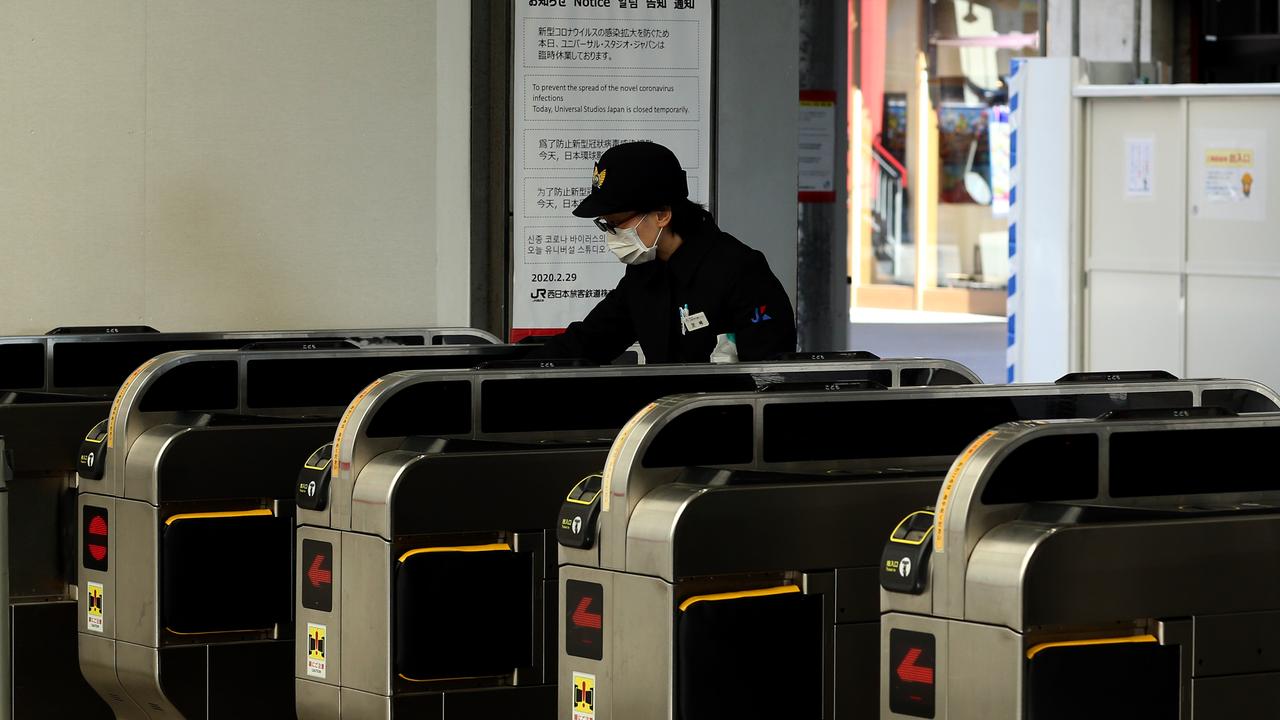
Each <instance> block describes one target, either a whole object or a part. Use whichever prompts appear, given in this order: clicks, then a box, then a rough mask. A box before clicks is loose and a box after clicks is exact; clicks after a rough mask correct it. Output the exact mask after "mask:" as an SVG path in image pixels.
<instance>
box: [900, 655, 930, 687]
mask: <svg viewBox="0 0 1280 720" xmlns="http://www.w3.org/2000/svg"><path fill="white" fill-rule="evenodd" d="M923 652H924V650H922V649H920V648H911V649H910V650H908V651H907V654H906V657H904V658H902V662H900V663H898V669H897V670H896V671H895V672H897V673H898V679H899V680H902V681H903V682H910V683H924V684H925V685H932V684H933V668H928V667H924V666H923V665H916V660H919V659H920V655H921V653H923Z"/></svg>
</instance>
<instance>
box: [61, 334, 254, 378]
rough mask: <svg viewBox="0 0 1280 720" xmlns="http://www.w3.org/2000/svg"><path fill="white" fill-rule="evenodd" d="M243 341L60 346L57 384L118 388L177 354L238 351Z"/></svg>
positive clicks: (80, 343) (81, 343)
mask: <svg viewBox="0 0 1280 720" xmlns="http://www.w3.org/2000/svg"><path fill="white" fill-rule="evenodd" d="M246 342H248V341H247V340H245V339H243V338H239V339H228V338H210V339H205V340H201V339H195V338H193V339H189V340H147V341H139V342H130V341H103V342H60V343H56V344H55V345H54V346H53V384H54V386H55V387H59V388H81V387H114V386H118V385H119V384H120V383H122V382H124V379H125V378H127V377H129V373H131V372H133V371H134V369H136V368H137V367H138V366H139V365H141V364H142V363H144V362H146V361H148V360H150V359H151V358H153V357H155V356H157V355H160V354H163V353H167V352H173V351H175V350H226V349H233V348H238V347H240V346H241V345H244V344H245V343H246Z"/></svg>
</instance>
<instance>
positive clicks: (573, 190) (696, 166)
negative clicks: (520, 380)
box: [511, 0, 711, 340]
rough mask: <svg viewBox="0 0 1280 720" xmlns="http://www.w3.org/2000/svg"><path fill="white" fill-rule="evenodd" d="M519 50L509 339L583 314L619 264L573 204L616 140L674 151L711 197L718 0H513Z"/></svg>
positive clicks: (613, 281) (693, 183) (695, 192)
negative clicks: (714, 23)
mask: <svg viewBox="0 0 1280 720" xmlns="http://www.w3.org/2000/svg"><path fill="white" fill-rule="evenodd" d="M515 13H516V16H515V25H514V27H515V30H516V31H515V33H514V44H515V47H514V48H513V52H512V58H513V63H514V68H513V69H514V75H513V83H512V87H513V89H514V95H515V107H514V109H513V117H512V122H513V130H514V132H513V138H512V168H513V178H512V180H513V182H512V194H513V197H512V208H513V212H514V218H513V228H512V231H513V232H512V239H513V240H512V241H513V243H514V247H513V248H512V254H511V255H512V295H513V303H512V339H513V340H518V339H520V338H522V337H525V336H527V335H530V334H535V333H538V334H542V333H549V332H555V331H558V330H560V329H562V328H564V327H565V326H567V325H568V324H569V323H571V322H573V321H575V320H580V319H582V318H583V317H584V316H585V315H586V314H587V313H588V312H589V311H590V310H591V308H592V307H594V306H595V304H596V303H598V302H599V301H600V300H601V299H603V298H604V297H606V296H607V295H608V294H609V292H610V291H611V290H612V289H613V288H614V286H616V285H617V283H618V280H619V279H620V278H621V277H622V272H623V269H624V266H623V265H622V264H621V263H619V262H618V261H617V258H615V257H614V256H613V253H611V252H610V251H609V249H608V246H607V245H606V244H605V238H604V234H603V233H602V232H600V231H599V230H597V229H596V228H595V227H594V226H593V225H592V224H591V222H590V221H589V220H585V219H581V218H576V217H574V216H573V214H572V213H573V210H574V208H576V207H577V206H578V204H579V203H580V202H582V200H583V199H584V198H585V197H586V196H587V195H588V194H590V192H591V171H592V168H593V166H594V164H595V162H596V160H597V159H599V157H600V155H601V154H603V153H604V152H605V151H606V150H608V149H609V148H611V147H614V146H615V145H620V144H622V143H627V142H636V141H643V140H647V141H652V142H656V143H660V144H662V145H665V146H666V147H668V148H670V149H671V150H672V152H674V153H675V154H676V157H678V158H679V159H680V162H681V164H682V165H683V166H684V169H685V172H686V173H687V176H688V182H689V194H690V199H692V200H693V201H694V202H699V203H703V204H705V203H706V202H707V200H708V198H707V197H705V196H704V195H702V192H703V191H704V190H705V188H706V187H707V186H708V182H709V179H710V175H709V173H710V164H711V159H710V147H711V141H710V140H711V136H710V107H711V3H710V2H708V1H707V0H702V1H701V2H699V1H698V0H516V3H515Z"/></svg>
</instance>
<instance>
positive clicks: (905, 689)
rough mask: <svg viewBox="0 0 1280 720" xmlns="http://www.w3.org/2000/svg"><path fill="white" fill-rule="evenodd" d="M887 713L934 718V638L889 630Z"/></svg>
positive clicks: (936, 662)
mask: <svg viewBox="0 0 1280 720" xmlns="http://www.w3.org/2000/svg"><path fill="white" fill-rule="evenodd" d="M888 670H889V710H891V711H892V712H895V713H898V714H900V715H910V716H911V717H918V718H932V717H933V716H934V704H935V695H936V691H937V685H936V684H935V681H936V679H937V678H936V677H935V676H936V674H937V670H938V661H937V649H936V647H935V640H934V637H933V635H931V634H929V633H921V632H912V631H910V630H890V631H889V668H888Z"/></svg>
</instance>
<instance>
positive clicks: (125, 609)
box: [76, 345, 526, 720]
mask: <svg viewBox="0 0 1280 720" xmlns="http://www.w3.org/2000/svg"><path fill="white" fill-rule="evenodd" d="M525 350H526V349H525V348H520V347H517V346H513V345H469V346H426V347H415V348H404V347H400V348H365V349H357V350H350V349H347V350H303V351H271V350H268V351H200V352H190V353H181V352H180V353H169V354H166V355H162V356H159V357H158V358H156V359H154V360H152V361H150V362H148V363H147V364H145V365H144V366H142V367H141V368H139V369H138V371H136V372H135V373H134V374H133V375H132V376H131V377H130V378H129V379H128V380H127V381H126V382H125V384H124V385H122V386H121V389H120V391H119V393H118V394H117V395H116V398H115V401H114V402H113V404H112V406H111V409H110V414H109V419H108V420H107V421H106V422H105V423H103V424H100V425H99V426H98V427H97V428H95V430H94V431H93V432H92V433H91V434H90V437H89V438H88V439H87V441H86V442H87V443H92V444H94V447H95V448H96V449H97V451H99V452H105V455H106V457H105V465H103V466H98V465H93V464H91V463H87V462H86V461H85V456H86V453H82V456H81V462H80V464H79V470H80V477H79V483H80V485H79V490H80V496H79V512H78V516H77V519H78V520H79V526H80V530H81V534H80V538H81V542H80V543H78V557H77V563H76V564H77V569H78V571H79V588H80V593H79V604H78V608H79V609H78V618H77V624H78V628H79V636H78V637H79V657H80V668H81V670H82V672H83V673H84V676H85V678H86V679H87V680H88V681H89V683H90V685H92V686H93V688H94V689H95V690H97V692H98V694H99V695H101V696H102V697H103V698H104V699H105V700H107V701H108V703H109V704H110V706H111V709H112V711H114V713H115V715H116V717H117V718H121V719H122V720H123V719H125V718H187V719H188V720H195V719H197V718H225V717H231V716H232V715H235V716H237V717H254V718H257V717H262V718H280V717H288V716H290V715H292V713H293V704H294V703H293V683H292V681H291V674H290V672H289V668H290V663H291V659H292V654H291V653H292V642H293V632H292V630H293V628H292V626H293V623H292V618H291V613H292V579H291V574H292V573H291V569H292V566H293V562H292V548H293V527H294V518H293V499H294V496H295V490H296V488H295V482H296V479H297V468H298V463H299V462H301V460H302V459H304V458H306V457H307V455H308V454H309V453H310V452H311V450H312V449H313V448H314V447H316V446H317V445H319V444H320V443H322V442H324V441H325V440H327V439H330V438H332V437H333V433H334V429H335V427H336V424H337V421H338V417H339V415H340V413H341V412H342V410H343V409H344V408H345V407H346V405H347V403H348V402H349V400H350V398H351V397H353V396H354V395H355V394H356V393H357V392H358V391H359V389H360V388H361V387H363V386H365V385H366V384H368V383H369V382H370V381H371V380H374V379H376V378H378V377H380V376H382V375H383V374H385V373H387V372H392V371H395V370H397V369H406V368H417V369H423V368H449V367H467V366H472V365H476V364H478V363H483V362H486V361H493V360H495V359H504V358H510V357H512V356H513V354H516V355H518V354H523V353H524V352H525ZM95 470H97V471H98V472H97V473H94V472H93V471H95ZM95 475H96V477H98V478H100V479H94V476H95ZM273 669H274V670H275V672H272V670H273Z"/></svg>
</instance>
